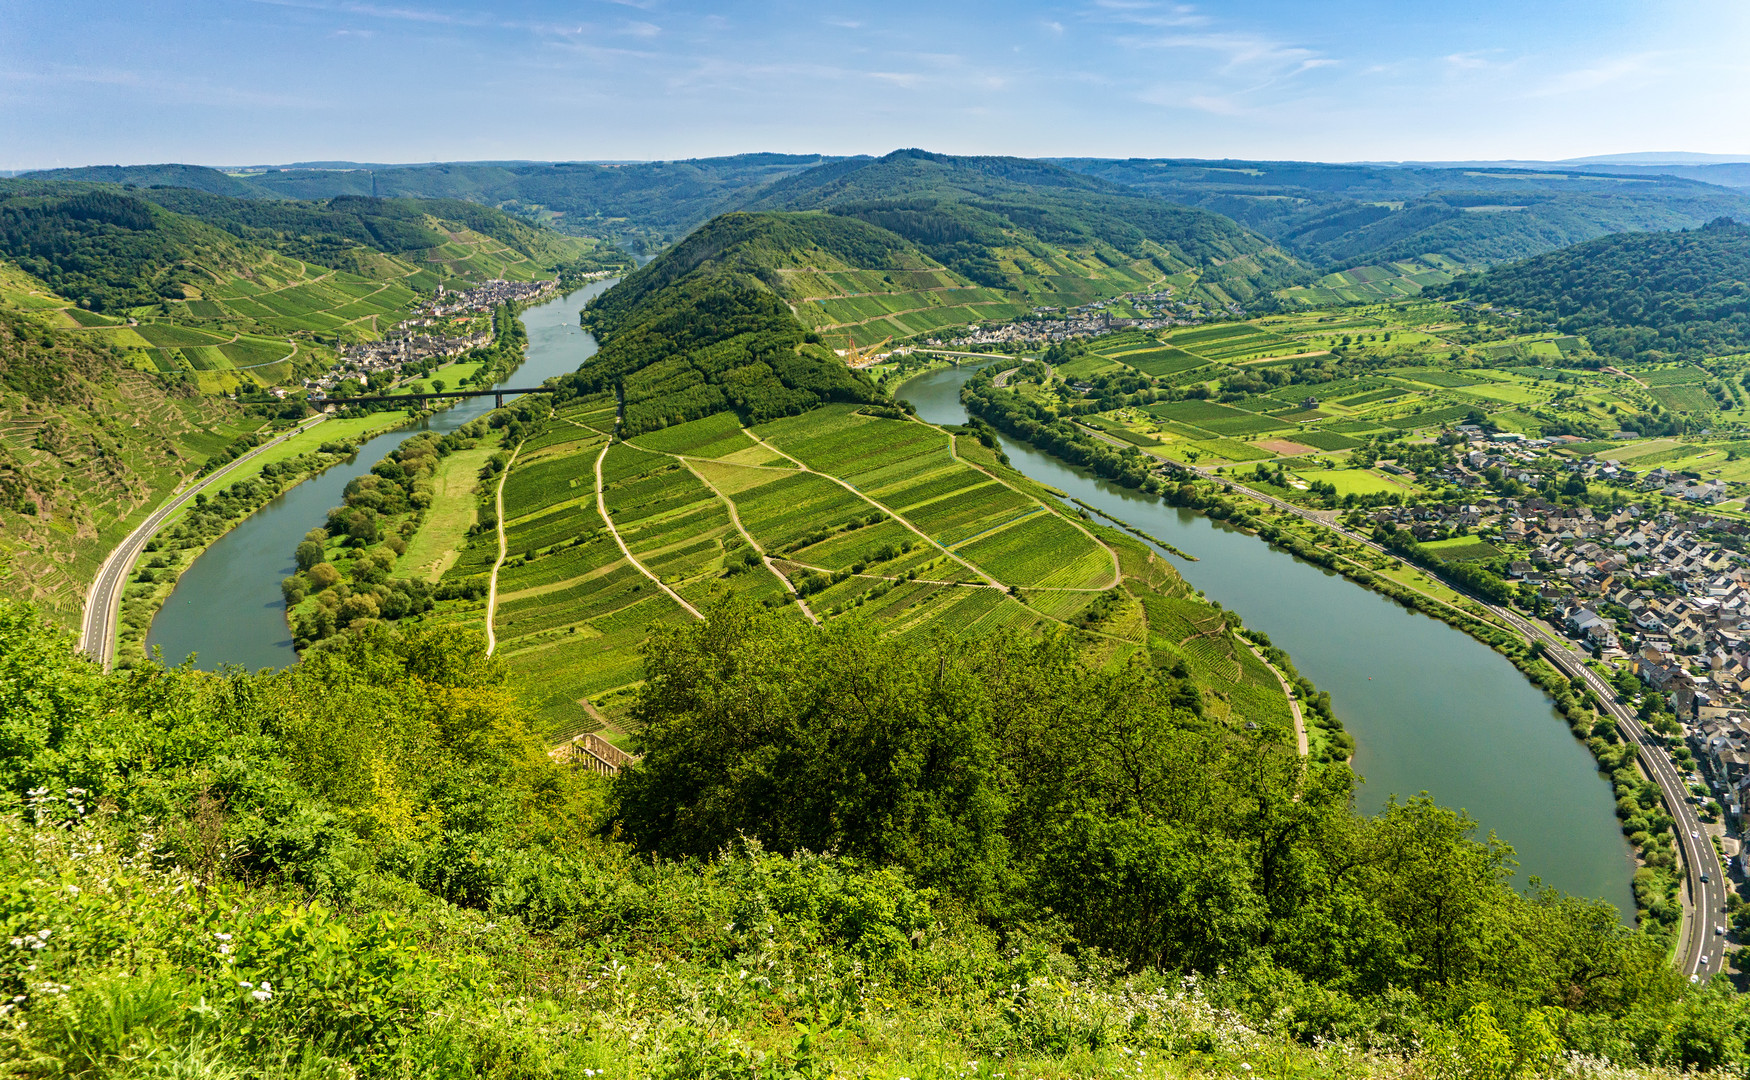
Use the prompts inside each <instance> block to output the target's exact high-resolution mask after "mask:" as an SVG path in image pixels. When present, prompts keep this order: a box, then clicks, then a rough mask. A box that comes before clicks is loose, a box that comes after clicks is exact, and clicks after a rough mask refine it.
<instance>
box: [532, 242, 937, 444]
mask: <svg viewBox="0 0 1750 1080" xmlns="http://www.w3.org/2000/svg"><path fill="white" fill-rule="evenodd" d="M811 260H812V261H828V260H830V261H831V263H832V264H833V265H837V266H850V265H857V266H871V265H875V266H879V265H882V264H886V263H893V262H900V263H911V264H913V265H920V266H921V265H927V262H928V260H927V259H925V258H924V257H923V256H921V255H920V254H919V253H918V252H917V251H916V249H915V248H913V247H912V246H911V245H910V244H908V243H906V242H905V241H904V240H902V239H900V238H899V237H898V236H895V235H893V234H892V233H889V232H887V231H885V230H883V229H878V228H874V227H872V226H869V225H866V224H864V223H862V222H855V221H844V220H840V219H835V218H828V217H823V216H818V215H813V216H810V215H786V214H729V215H725V216H724V217H720V218H717V219H716V220H714V221H712V222H710V223H709V224H707V225H705V226H704V227H703V228H701V229H699V230H697V231H696V232H694V233H693V234H692V235H691V236H689V237H687V239H686V240H684V241H682V242H681V243H680V244H678V245H676V246H675V247H673V248H671V249H669V250H668V251H666V252H664V253H663V254H662V256H661V257H659V258H657V259H656V260H655V261H653V262H651V263H650V264H648V265H647V266H644V267H642V268H641V269H639V270H638V271H637V272H636V273H633V274H630V275H628V276H627V277H626V279H625V280H624V281H623V282H621V283H620V284H619V285H617V286H615V287H614V288H613V289H611V290H609V291H608V292H607V293H606V294H604V295H603V296H602V297H600V298H599V299H598V300H597V301H596V302H595V303H594V304H592V305H591V306H590V309H589V311H588V313H587V316H586V320H587V323H588V325H589V326H590V327H591V329H593V330H594V331H595V333H596V335H597V338H598V340H599V341H600V342H601V352H600V353H599V354H597V356H596V358H595V359H594V360H593V361H592V362H591V363H590V364H589V365H588V366H586V367H585V368H583V369H581V370H580V371H578V372H577V373H576V374H575V375H571V376H568V377H567V385H569V386H571V387H574V388H575V389H576V391H577V392H578V393H582V394H591V393H599V392H601V391H603V390H606V389H609V388H613V389H615V391H616V393H617V394H618V395H619V396H620V399H621V402H622V407H623V410H624V420H625V429H626V431H627V433H628V434H636V433H638V432H641V431H646V430H651V429H654V428H659V427H664V426H667V425H668V424H673V423H677V422H680V421H684V420H692V419H697V418H699V417H702V416H708V415H710V414H712V413H715V412H719V411H722V410H724V409H728V408H733V409H735V410H736V411H737V412H738V413H740V414H741V416H742V417H743V418H744V419H745V420H747V421H749V422H756V423H757V422H759V421H761V420H770V419H774V418H776V417H778V416H784V415H789V414H791V413H796V412H802V411H804V410H806V409H809V408H812V407H813V406H815V405H818V404H821V403H822V402H826V401H850V402H873V401H877V400H880V399H881V398H883V397H884V395H883V394H882V393H881V392H880V391H877V390H876V389H875V388H874V387H873V386H872V385H871V384H870V383H869V382H868V380H866V379H865V378H863V377H862V376H861V375H858V374H856V373H854V372H851V371H850V370H848V369H847V368H846V367H845V365H844V362H843V361H841V360H840V359H839V358H838V357H837V356H835V355H834V354H833V353H832V351H831V350H830V349H827V348H825V347H824V346H822V345H820V344H818V343H817V342H816V341H810V340H808V339H807V335H805V332H804V329H803V327H802V324H801V323H800V322H798V321H797V319H796V317H795V315H794V313H793V312H792V311H791V309H790V306H789V304H788V303H787V301H786V296H787V293H788V292H789V289H788V287H787V285H786V282H785V280H784V277H783V274H782V273H781V271H783V270H786V269H794V268H796V267H797V266H799V265H806V264H808V263H809V262H810V261H811Z"/></svg>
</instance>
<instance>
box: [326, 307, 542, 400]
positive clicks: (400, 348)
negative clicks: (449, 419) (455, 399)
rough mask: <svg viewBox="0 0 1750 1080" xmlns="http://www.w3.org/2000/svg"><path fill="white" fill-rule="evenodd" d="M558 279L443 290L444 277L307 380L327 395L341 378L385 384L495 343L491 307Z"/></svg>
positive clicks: (373, 385) (366, 384)
mask: <svg viewBox="0 0 1750 1080" xmlns="http://www.w3.org/2000/svg"><path fill="white" fill-rule="evenodd" d="M558 288H559V282H558V280H557V279H552V280H542V281H503V280H498V279H494V280H491V281H486V282H482V283H481V284H479V285H476V286H474V287H473V288H470V289H467V290H464V291H461V292H453V291H445V289H444V287H443V285H442V284H441V283H440V284H439V285H438V287H437V292H436V293H435V294H434V295H433V296H432V298H431V299H429V300H427V301H425V302H423V303H421V304H420V305H419V306H418V307H416V308H414V310H413V314H412V315H411V316H410V317H408V318H406V319H404V320H402V321H401V322H400V323H399V324H397V325H396V326H395V328H394V329H393V330H390V331H389V332H388V333H387V334H385V335H383V337H382V339H381V340H379V341H365V342H356V343H353V344H349V345H346V346H344V347H343V348H342V349H341V350H340V353H339V355H338V356H337V357H336V359H335V363H334V366H333V367H332V368H330V369H329V370H328V371H327V372H326V373H324V374H323V375H320V376H317V377H315V378H308V379H305V380H304V388H305V390H306V391H308V392H309V394H310V396H311V397H312V398H321V397H325V396H327V393H328V391H330V390H332V389H334V387H336V386H338V385H340V384H341V383H343V382H347V381H352V382H356V383H358V384H359V385H360V386H361V387H365V388H372V389H378V390H382V389H386V388H388V387H390V386H392V385H394V384H395V382H396V381H398V380H399V378H400V377H401V374H402V372H403V370H404V369H406V368H408V367H410V366H416V365H425V364H426V363H427V362H429V361H434V360H443V359H447V358H449V357H455V356H460V355H462V354H463V353H466V352H468V351H469V350H471V349H478V348H481V347H484V346H486V345H490V344H491V343H492V334H493V325H492V319H493V312H494V311H495V310H496V309H497V308H498V307H499V306H500V305H504V304H529V303H533V302H535V301H537V300H541V299H544V298H546V297H548V296H551V295H553V294H554V293H555V292H557V291H558Z"/></svg>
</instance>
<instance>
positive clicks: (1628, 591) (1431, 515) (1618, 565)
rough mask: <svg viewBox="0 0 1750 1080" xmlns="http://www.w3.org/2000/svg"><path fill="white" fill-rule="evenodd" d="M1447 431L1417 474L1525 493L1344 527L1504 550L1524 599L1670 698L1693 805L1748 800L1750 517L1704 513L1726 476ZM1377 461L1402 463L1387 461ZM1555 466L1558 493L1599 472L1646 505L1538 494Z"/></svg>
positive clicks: (1721, 496)
mask: <svg viewBox="0 0 1750 1080" xmlns="http://www.w3.org/2000/svg"><path fill="white" fill-rule="evenodd" d="M1455 434H1456V435H1458V436H1459V437H1460V439H1461V440H1462V441H1460V442H1458V443H1456V444H1455V445H1454V446H1453V450H1454V454H1453V458H1452V462H1451V464H1448V465H1446V466H1444V467H1441V468H1438V469H1434V470H1430V471H1428V475H1427V476H1426V477H1425V479H1427V480H1430V481H1443V482H1445V483H1447V484H1452V485H1456V486H1458V487H1460V488H1463V489H1466V490H1474V491H1478V492H1479V493H1481V492H1483V491H1486V490H1489V489H1491V488H1493V489H1496V490H1499V489H1500V488H1502V487H1503V486H1507V487H1508V488H1509V489H1510V490H1522V491H1525V492H1526V493H1525V494H1520V495H1494V496H1481V495H1480V494H1479V497H1477V498H1475V499H1474V500H1466V501H1458V502H1453V503H1448V504H1446V505H1443V506H1414V505H1412V506H1388V507H1384V508H1381V509H1378V510H1374V511H1372V512H1370V513H1366V514H1361V513H1359V512H1351V513H1350V514H1349V516H1348V521H1349V522H1350V524H1351V525H1384V526H1388V527H1392V528H1399V529H1402V530H1405V531H1407V532H1408V533H1409V534H1410V535H1411V536H1412V537H1414V538H1415V540H1416V541H1417V542H1418V543H1426V542H1437V541H1441V540H1447V539H1450V538H1452V537H1455V536H1457V537H1463V536H1471V537H1475V538H1476V539H1477V540H1479V541H1484V542H1488V543H1491V544H1492V545H1493V546H1495V547H1496V548H1498V549H1500V550H1502V551H1503V552H1505V553H1507V558H1506V566H1505V571H1506V573H1505V577H1506V580H1507V583H1508V584H1509V585H1511V586H1514V587H1516V588H1517V590H1518V594H1519V597H1520V598H1521V601H1522V602H1523V603H1528V604H1529V605H1530V606H1533V607H1535V609H1536V610H1538V611H1540V612H1542V613H1543V615H1544V618H1545V619H1546V620H1547V621H1548V622H1549V623H1550V624H1551V625H1552V626H1555V627H1557V628H1558V629H1561V630H1563V631H1565V632H1566V633H1567V635H1568V636H1570V637H1571V638H1573V639H1575V640H1576V641H1577V642H1579V643H1580V644H1581V645H1582V646H1583V647H1585V648H1586V649H1587V650H1588V651H1590V652H1591V653H1592V654H1593V656H1594V658H1595V659H1597V660H1599V661H1602V662H1604V663H1607V664H1610V665H1613V666H1614V667H1615V668H1616V670H1617V671H1618V672H1619V674H1622V673H1626V674H1630V675H1632V676H1633V677H1634V678H1635V679H1636V680H1638V681H1639V683H1640V684H1642V685H1643V686H1644V687H1645V692H1646V693H1648V694H1655V693H1656V694H1661V695H1664V696H1665V697H1666V700H1668V701H1669V703H1670V707H1671V711H1672V713H1673V714H1674V715H1675V719H1676V722H1677V724H1678V725H1680V728H1681V734H1682V737H1683V738H1684V739H1685V740H1686V742H1687V743H1688V745H1689V748H1690V751H1691V755H1692V757H1693V759H1694V760H1695V761H1696V762H1697V764H1698V766H1699V767H1700V769H1701V774H1699V775H1696V776H1693V777H1692V778H1691V789H1692V798H1693V799H1694V800H1695V801H1696V802H1697V803H1698V804H1700V805H1702V806H1703V807H1707V806H1708V805H1709V802H1710V800H1711V799H1716V798H1717V800H1718V803H1719V804H1720V807H1721V809H1723V810H1724V812H1725V813H1727V814H1730V815H1731V816H1732V817H1734V818H1738V817H1739V816H1740V815H1741V813H1742V810H1743V807H1744V806H1745V805H1746V804H1750V558H1747V557H1746V555H1745V554H1744V552H1745V549H1746V545H1750V525H1747V524H1746V523H1745V522H1743V521H1741V520H1738V519H1737V518H1732V517H1725V516H1722V515H1719V514H1716V513H1712V512H1709V508H1710V507H1713V506H1715V505H1716V504H1718V503H1720V502H1722V501H1724V500H1725V499H1726V498H1727V497H1728V496H1730V495H1731V494H1732V492H1730V491H1728V489H1727V485H1726V484H1725V483H1724V482H1722V481H1719V480H1702V479H1698V478H1696V477H1693V476H1685V475H1682V474H1678V473H1673V472H1670V471H1669V470H1666V469H1663V468H1654V469H1649V470H1645V471H1639V472H1637V471H1636V470H1633V469H1628V468H1625V467H1622V466H1620V465H1618V464H1615V463H1613V462H1610V461H1608V460H1601V459H1599V458H1597V457H1595V456H1592V455H1586V456H1583V457H1577V458H1575V457H1570V456H1567V455H1562V454H1559V453H1556V451H1559V450H1561V449H1562V447H1563V446H1565V445H1568V444H1571V443H1573V442H1577V441H1580V440H1578V439H1576V438H1574V437H1573V436H1556V437H1553V438H1544V439H1527V438H1525V437H1524V436H1522V435H1517V434H1514V433H1494V432H1487V431H1484V430H1482V429H1481V428H1479V427H1476V426H1474V425H1460V426H1459V427H1458V428H1457V429H1456V432H1455ZM1377 467H1379V468H1381V469H1383V470H1387V471H1397V472H1404V471H1405V470H1403V469H1402V467H1401V466H1398V465H1397V464H1396V463H1395V462H1393V461H1389V460H1382V461H1380V462H1378V463H1377ZM1552 474H1553V476H1554V477H1555V478H1556V479H1557V480H1558V481H1559V483H1558V484H1557V485H1555V486H1556V488H1557V489H1558V490H1584V489H1583V488H1581V487H1580V484H1584V483H1586V482H1595V483H1596V482H1602V483H1604V484H1608V485H1611V486H1613V487H1615V488H1616V489H1617V490H1619V491H1625V492H1630V493H1632V497H1633V498H1636V499H1639V500H1642V501H1628V502H1626V503H1623V504H1622V505H1618V506H1616V507H1614V508H1610V509H1605V508H1598V507H1591V506H1585V505H1564V500H1561V499H1560V498H1559V497H1556V496H1551V495H1548V494H1544V493H1547V492H1549V491H1550V490H1551V488H1552V485H1551V483H1550V480H1551V478H1552ZM1568 485H1571V486H1568ZM1540 491H1541V492H1543V493H1540ZM1565 502H1567V503H1570V504H1571V503H1575V502H1577V500H1565ZM1671 734H1673V735H1675V734H1677V732H1676V731H1672V732H1671Z"/></svg>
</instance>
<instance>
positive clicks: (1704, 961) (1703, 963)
mask: <svg viewBox="0 0 1750 1080" xmlns="http://www.w3.org/2000/svg"><path fill="white" fill-rule="evenodd" d="M1712 959H1713V954H1712V953H1702V954H1701V966H1702V967H1706V966H1707V962H1708V961H1709V960H1712Z"/></svg>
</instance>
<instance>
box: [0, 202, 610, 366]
mask: <svg viewBox="0 0 1750 1080" xmlns="http://www.w3.org/2000/svg"><path fill="white" fill-rule="evenodd" d="M0 259H7V260H10V261H11V262H12V263H13V264H15V265H17V266H19V267H20V268H22V269H23V270H24V271H26V272H27V273H29V274H31V275H34V276H35V277H36V278H38V279H40V281H42V282H43V283H45V284H46V285H47V287H48V288H49V290H51V291H52V292H53V293H55V294H58V295H59V296H61V297H65V298H66V299H65V300H63V301H61V302H60V304H61V306H62V308H63V309H64V310H63V312H62V314H61V315H60V316H59V317H58V319H59V322H60V323H61V325H63V326H64V327H66V328H69V329H71V328H75V327H80V328H84V329H85V331H86V332H87V333H88V334H89V335H90V336H92V337H94V338H98V339H101V340H102V341H103V342H104V343H105V344H107V345H113V346H117V347H121V348H124V349H134V350H138V352H137V354H136V356H137V361H138V364H139V366H141V367H143V368H146V369H150V370H156V371H158V372H161V373H163V374H166V375H171V376H175V377H178V378H186V379H189V380H192V381H193V382H195V383H196V384H197V385H198V386H199V387H200V388H201V389H202V390H205V391H208V392H231V391H233V390H236V389H238V388H240V387H241V388H244V389H248V388H252V387H257V386H265V385H274V384H279V383H286V382H290V381H294V380H295V378H296V377H297V376H299V375H300V374H301V373H307V372H311V371H315V370H321V369H323V368H325V367H326V366H327V364H328V363H329V361H331V359H332V357H333V354H334V350H335V349H336V348H337V347H338V346H339V345H340V344H342V343H344V342H346V341H350V340H361V339H364V340H368V339H373V338H377V337H380V336H381V335H382V334H383V332H385V331H386V330H388V329H389V328H390V327H392V326H393V325H395V323H397V322H399V321H400V320H401V319H402V318H404V317H406V315H407V314H408V312H409V311H410V310H411V309H412V308H413V307H414V306H415V305H416V304H417V303H418V302H419V300H420V299H421V297H422V296H423V295H429V294H430V293H431V292H432V290H433V289H434V288H435V287H436V286H437V285H438V284H439V283H440V282H444V283H446V284H449V285H451V286H452V287H454V286H459V285H465V284H467V283H469V282H473V281H481V280H485V279H489V278H509V279H512V280H530V279H533V278H537V277H550V276H552V275H553V274H554V272H555V271H557V270H559V269H560V268H568V269H593V268H608V267H616V266H621V265H625V264H627V263H628V262H629V260H628V259H626V257H625V256H624V255H622V254H621V253H619V252H617V251H615V250H613V249H611V248H608V247H606V246H605V245H603V244H602V243H601V242H599V241H593V240H587V239H582V238H578V237H571V236H565V235H561V234H559V233H557V232H554V231H553V230H550V229H546V228H542V227H539V226H534V225H531V224H529V223H527V222H524V221H519V220H517V219H515V218H513V217H511V216H509V215H507V214H505V213H503V212H501V211H498V210H494V209H492V208H490V207H484V206H480V205H477V204H474V203H468V202H460V201H456V200H414V199H371V198H356V197H342V198H335V199H330V200H326V201H324V202H319V203H318V202H295V201H285V200H245V199H237V198H232V197H229V196H225V195H217V194H212V193H210V192H203V191H199V190H195V189H192V188H171V187H163V188H150V189H140V190H127V189H124V188H119V187H116V186H113V185H99V184H88V183H68V182H52V181H42V180H34V179H32V180H13V181H6V182H4V183H0ZM43 303H45V304H49V301H46V300H45V301H43ZM50 306H53V305H52V304H50ZM129 320H134V321H136V322H137V323H138V324H139V325H137V326H132V327H130V326H128V325H127V322H128V321H129Z"/></svg>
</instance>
